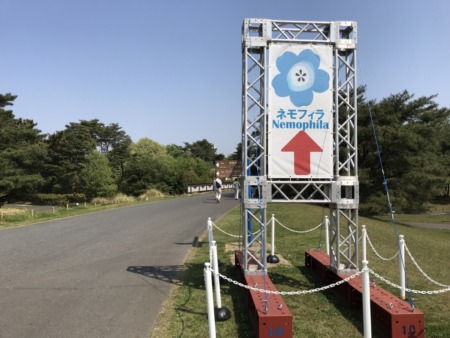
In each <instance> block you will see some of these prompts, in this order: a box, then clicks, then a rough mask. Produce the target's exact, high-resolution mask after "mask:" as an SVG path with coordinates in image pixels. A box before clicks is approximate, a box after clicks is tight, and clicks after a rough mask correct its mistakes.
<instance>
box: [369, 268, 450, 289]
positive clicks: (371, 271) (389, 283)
mask: <svg viewBox="0 0 450 338" xmlns="http://www.w3.org/2000/svg"><path fill="white" fill-rule="evenodd" d="M369 272H370V273H371V274H372V275H374V276H375V277H376V278H378V279H380V280H381V281H383V282H385V283H386V284H388V285H390V286H392V287H394V288H397V289H401V288H402V287H401V286H400V285H397V284H395V283H392V282H391V281H389V280H387V279H386V278H384V277H382V276H380V275H379V274H377V273H376V272H374V271H373V270H372V269H369ZM405 291H407V292H410V293H417V294H422V295H437V294H440V293H444V292H450V287H448V288H446V289H441V290H434V291H420V290H412V289H409V288H408V289H406V290H405Z"/></svg>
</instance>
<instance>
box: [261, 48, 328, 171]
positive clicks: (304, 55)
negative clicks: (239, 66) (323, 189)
mask: <svg viewBox="0 0 450 338" xmlns="http://www.w3.org/2000/svg"><path fill="white" fill-rule="evenodd" d="M269 62H270V64H269V107H268V176H269V177H271V178H332V177H333V121H332V117H333V116H332V108H333V86H332V79H333V54H332V47H331V46H330V45H295V46H293V45H286V44H273V45H271V47H270V48H269Z"/></svg>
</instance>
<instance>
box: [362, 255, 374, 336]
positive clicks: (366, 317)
mask: <svg viewBox="0 0 450 338" xmlns="http://www.w3.org/2000/svg"><path fill="white" fill-rule="evenodd" d="M368 264H369V262H368V261H367V260H363V261H362V265H363V272H362V282H363V285H362V289H363V323H364V338H371V337H372V318H371V314H370V279H369V269H368V267H367V265H368Z"/></svg>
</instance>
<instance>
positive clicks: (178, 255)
mask: <svg viewBox="0 0 450 338" xmlns="http://www.w3.org/2000/svg"><path fill="white" fill-rule="evenodd" d="M236 205H238V201H236V200H234V199H233V198H232V193H229V194H224V196H223V198H222V203H216V202H215V200H214V196H213V195H212V194H206V195H198V196H192V197H187V198H180V199H173V200H167V201H159V202H155V203H149V204H143V205H138V206H132V207H125V208H120V209H113V210H109V211H104V212H98V213H93V214H88V215H83V216H77V217H71V218H66V219H61V220H55V221H50V222H44V223H39V224H34V225H29V226H24V227H19V228H13V229H6V230H2V231H0V337H2V338H4V337H8V338H9V337H14V338H15V337H27V338H28V337H33V338H38V337H48V338H50V337H58V338H64V337H83V338H84V337H86V338H88V337H120V338H128V337H143V338H144V337H148V335H149V333H150V331H151V329H152V327H153V325H154V323H155V320H156V318H157V315H158V312H159V310H160V308H161V304H162V303H163V301H164V300H165V299H166V298H167V295H168V293H169V290H170V288H171V286H172V285H173V284H174V283H178V282H179V280H178V279H177V276H178V272H179V271H180V270H181V269H182V263H183V260H184V258H185V256H186V254H187V252H188V250H189V249H190V248H191V247H192V243H193V240H194V237H195V236H199V235H201V234H202V233H203V232H204V231H205V230H206V222H207V219H208V217H211V218H212V220H213V221H215V220H216V219H217V218H218V217H219V216H221V215H223V214H224V213H225V212H226V211H228V210H229V209H231V208H232V207H233V206H236ZM205 311H206V310H205Z"/></svg>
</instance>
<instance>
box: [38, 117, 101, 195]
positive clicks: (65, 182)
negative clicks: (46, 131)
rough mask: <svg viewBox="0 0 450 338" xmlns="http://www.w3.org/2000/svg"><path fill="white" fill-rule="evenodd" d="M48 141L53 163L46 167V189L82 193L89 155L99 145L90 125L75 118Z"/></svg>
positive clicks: (57, 191) (48, 190) (66, 192)
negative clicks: (81, 172)
mask: <svg viewBox="0 0 450 338" xmlns="http://www.w3.org/2000/svg"><path fill="white" fill-rule="evenodd" d="M47 142H48V154H49V157H50V163H49V164H48V165H47V166H46V170H45V177H46V192H50V193H65V194H70V193H82V192H83V190H84V189H83V186H82V182H81V180H80V171H81V169H82V168H83V167H84V165H85V160H86V157H87V155H88V154H90V153H91V152H92V151H93V150H95V148H96V140H95V139H94V138H92V136H91V131H90V129H89V127H87V126H85V125H81V124H79V123H73V122H72V123H70V124H69V125H66V129H65V130H63V131H58V132H56V133H54V134H52V135H50V136H49V138H48V141H47Z"/></svg>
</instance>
